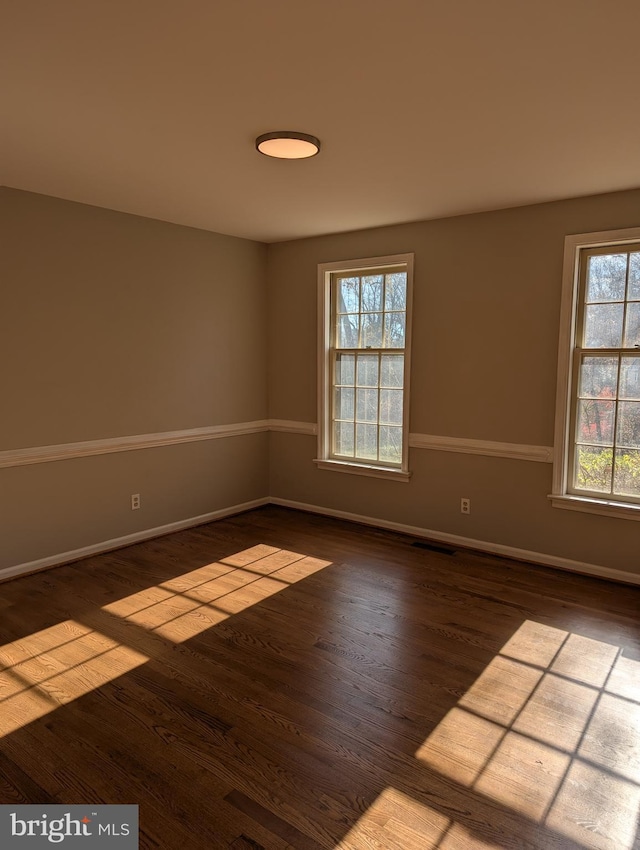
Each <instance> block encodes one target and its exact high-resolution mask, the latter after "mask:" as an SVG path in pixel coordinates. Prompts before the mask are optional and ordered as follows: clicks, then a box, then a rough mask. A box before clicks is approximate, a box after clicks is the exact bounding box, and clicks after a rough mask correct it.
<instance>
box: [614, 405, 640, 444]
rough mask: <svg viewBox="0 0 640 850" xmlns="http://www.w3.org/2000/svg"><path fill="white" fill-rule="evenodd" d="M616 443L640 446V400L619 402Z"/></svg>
mask: <svg viewBox="0 0 640 850" xmlns="http://www.w3.org/2000/svg"><path fill="white" fill-rule="evenodd" d="M616 444H617V445H618V446H633V447H634V448H635V447H637V448H640V401H621V402H620V403H619V405H618V429H617V434H616Z"/></svg>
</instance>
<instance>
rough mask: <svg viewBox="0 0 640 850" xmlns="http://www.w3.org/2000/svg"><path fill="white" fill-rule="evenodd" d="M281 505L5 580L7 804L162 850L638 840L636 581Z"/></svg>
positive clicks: (526, 848) (0, 616)
mask: <svg viewBox="0 0 640 850" xmlns="http://www.w3.org/2000/svg"><path fill="white" fill-rule="evenodd" d="M412 542H413V541H412V540H411V539H410V538H408V537H405V536H403V535H400V534H393V533H389V532H383V531H378V530H374V529H370V528H365V527H362V526H358V525H354V524H351V523H346V522H340V521H334V520H330V519H326V518H322V517H319V516H313V515H308V514H304V513H299V512H296V511H290V510H287V509H283V508H276V507H266V508H262V509H259V510H256V511H252V512H249V513H246V514H243V515H240V516H236V517H232V518H229V519H226V520H223V521H220V522H217V523H212V524H210V525H206V526H201V527H199V528H196V529H192V530H188V531H184V532H181V533H178V534H174V535H172V536H169V537H163V538H160V539H157V540H153V541H149V542H146V543H141V544H138V545H136V546H131V547H129V548H127V549H123V550H120V551H117V552H112V553H109V554H105V555H101V556H98V557H94V558H89V559H87V560H85V561H81V562H78V563H75V564H69V565H67V566H63V567H59V568H57V569H53V570H50V571H47V572H43V573H39V574H36V575H33V576H27V577H24V578H20V579H16V580H14V581H11V582H6V583H4V584H2V585H0V803H5V804H7V803H8V804H20V803H40V802H59V803H65V804H71V803H96V804H98V803H116V802H117V803H137V804H139V806H140V824H141V832H140V847H141V848H145V849H146V848H162V850H190V848H193V850H201V849H202V848H207V850H208V848H234V850H250V849H251V848H253V850H260V848H264V850H287V848H295V850H316V849H317V850H319V848H327V850H328V849H329V848H340V849H341V850H365V848H366V850H492V849H493V848H517V850H534V848H536V850H559V849H560V848H562V850H583V848H597V850H638V848H640V838H639V836H638V829H639V826H638V813H639V810H640V623H639V615H640V588H632V587H628V586H623V585H615V584H613V583H609V582H605V581H600V580H597V579H591V578H587V577H583V576H578V575H573V574H569V573H561V572H556V571H554V570H549V569H545V568H542V567H536V566H532V565H529V564H523V563H518V562H513V561H507V560H502V559H499V558H494V557H489V556H486V555H481V554H474V553H471V552H467V551H462V550H459V551H454V552H452V553H447V552H438V551H430V550H428V549H425V548H421V547H416V546H413V545H412Z"/></svg>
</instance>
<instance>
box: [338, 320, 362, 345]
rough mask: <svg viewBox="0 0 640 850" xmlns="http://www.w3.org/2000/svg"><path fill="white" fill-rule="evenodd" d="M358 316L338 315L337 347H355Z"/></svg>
mask: <svg viewBox="0 0 640 850" xmlns="http://www.w3.org/2000/svg"><path fill="white" fill-rule="evenodd" d="M359 330H360V316H358V315H355V316H339V317H338V344H337V347H338V348H357V347H358V331H359Z"/></svg>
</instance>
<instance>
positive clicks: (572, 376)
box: [551, 229, 640, 519]
mask: <svg viewBox="0 0 640 850" xmlns="http://www.w3.org/2000/svg"><path fill="white" fill-rule="evenodd" d="M565 247H566V251H565V291H564V293H563V308H562V317H561V333H560V356H559V365H558V414H557V421H556V450H557V457H556V465H555V470H554V490H553V494H552V496H551V498H552V500H553V503H554V505H556V506H558V507H570V508H573V509H577V510H587V511H591V512H595V513H608V514H613V515H617V516H625V517H632V518H635V519H640V229H634V230H626V231H618V232H616V233H592V234H584V235H581V236H569V237H567V239H566V246H565Z"/></svg>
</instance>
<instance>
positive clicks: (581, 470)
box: [575, 446, 613, 493]
mask: <svg viewBox="0 0 640 850" xmlns="http://www.w3.org/2000/svg"><path fill="white" fill-rule="evenodd" d="M612 467H613V449H597V448H594V447H592V446H576V476H575V478H576V481H575V486H576V488H577V489H579V490H595V491H596V492H598V493H609V492H611V473H612Z"/></svg>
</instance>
